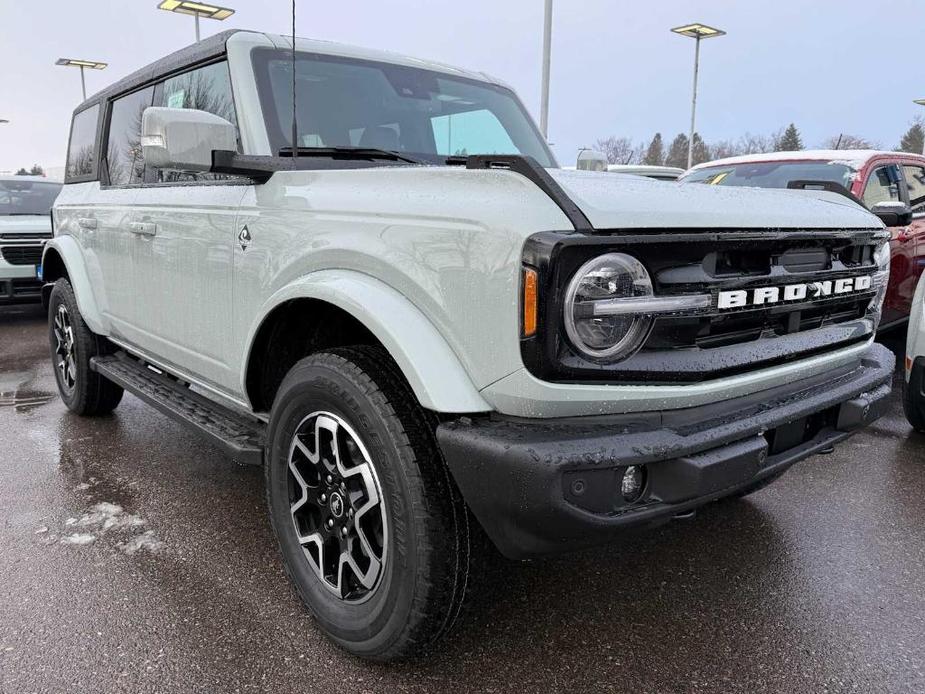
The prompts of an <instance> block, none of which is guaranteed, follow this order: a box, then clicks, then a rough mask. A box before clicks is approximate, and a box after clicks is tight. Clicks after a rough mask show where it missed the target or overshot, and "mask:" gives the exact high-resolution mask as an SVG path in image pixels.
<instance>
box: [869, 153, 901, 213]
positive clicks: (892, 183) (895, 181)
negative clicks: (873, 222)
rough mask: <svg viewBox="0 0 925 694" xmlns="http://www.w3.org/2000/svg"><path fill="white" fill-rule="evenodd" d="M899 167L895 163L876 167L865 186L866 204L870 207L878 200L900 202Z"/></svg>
mask: <svg viewBox="0 0 925 694" xmlns="http://www.w3.org/2000/svg"><path fill="white" fill-rule="evenodd" d="M899 181H900V178H899V167H898V166H896V165H895V164H889V165H887V166H881V167H879V168H877V169H874V170H873V171H872V172H871V174H870V176H869V177H868V179H867V185H866V186H864V204H865V205H866V206H867V207H868V208H870V207H873V206H874V205H876V204H877V203H878V202H898V201H899V200H901V198H900V197H899Z"/></svg>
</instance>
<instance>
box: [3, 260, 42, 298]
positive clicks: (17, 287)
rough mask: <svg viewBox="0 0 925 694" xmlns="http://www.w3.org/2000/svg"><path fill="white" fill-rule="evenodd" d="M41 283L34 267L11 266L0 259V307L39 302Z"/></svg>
mask: <svg viewBox="0 0 925 694" xmlns="http://www.w3.org/2000/svg"><path fill="white" fill-rule="evenodd" d="M41 298H42V282H41V281H40V280H39V279H38V278H37V277H36V271H35V265H13V264H11V263H7V262H6V261H4V260H3V258H0V306H2V305H4V304H18V303H26V302H31V301H40V300H41Z"/></svg>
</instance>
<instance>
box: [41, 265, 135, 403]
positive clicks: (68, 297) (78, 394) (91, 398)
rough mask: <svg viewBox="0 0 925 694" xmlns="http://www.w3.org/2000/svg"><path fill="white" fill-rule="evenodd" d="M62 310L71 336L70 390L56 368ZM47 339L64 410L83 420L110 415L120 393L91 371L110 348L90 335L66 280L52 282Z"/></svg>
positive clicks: (99, 338) (105, 340) (120, 389)
mask: <svg viewBox="0 0 925 694" xmlns="http://www.w3.org/2000/svg"><path fill="white" fill-rule="evenodd" d="M61 307H63V308H64V310H65V311H66V314H67V317H68V321H69V328H70V332H71V337H70V340H71V343H70V344H71V350H72V351H71V354H72V356H73V374H72V377H73V383H72V385H70V386H68V384H66V383H65V381H64V378H65V377H64V376H63V374H62V372H61V370H60V369H59V368H58V359H57V346H58V340H57V338H56V336H55V319H56V317H57V316H58V315H59V311H60V309H61ZM48 339H49V342H50V347H51V357H52V366H53V368H54V371H55V382H56V383H57V384H58V393H59V394H60V396H61V400H62V401H64V404H65V405H67V408H68V409H69V410H71V411H72V412H74V413H76V414H79V415H82V416H85V417H95V416H99V415H105V414H109V413H110V412H112V411H113V410H114V409H115V408H116V406H117V405H118V404H119V402H120V401H121V400H122V393H123V390H122V388H121V387H119V386H117V385H116V384H115V383H113V382H112V381H108V380H106V379H105V378H103V377H102V376H100V375H99V374H98V373H96V372H95V371H93V370H92V369H91V368H90V360H91V359H92V358H93V357H95V356H97V355H101V354H110V353H112V351H113V347H112V345H111V343H110V342H109V341H108V340H107V339H106V338H104V337H102V336H100V335H97V334H96V333H94V332H92V331H91V330H90V328H88V327H87V324H86V323H84V320H83V317H82V316H81V315H80V309H79V308H78V307H77V299H76V298H75V296H74V290H73V288H72V287H71V283H70V282H68V280H67V279H65V278H61V279H59V280H58V281H56V282H55V286H54V287H53V288H52V290H51V295H50V297H49V300H48Z"/></svg>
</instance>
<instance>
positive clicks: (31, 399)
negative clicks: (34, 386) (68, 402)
mask: <svg viewBox="0 0 925 694" xmlns="http://www.w3.org/2000/svg"><path fill="white" fill-rule="evenodd" d="M54 397H55V396H54V393H48V392H45V391H42V390H28V389H24V390H16V391H14V392H12V393H4V392H3V391H0V407H14V408H16V411H17V412H31V411H32V410H34V409H35V408H36V407H41V406H42V405H45V404H47V403H48V402H50V401H51V400H52V399H53V398H54Z"/></svg>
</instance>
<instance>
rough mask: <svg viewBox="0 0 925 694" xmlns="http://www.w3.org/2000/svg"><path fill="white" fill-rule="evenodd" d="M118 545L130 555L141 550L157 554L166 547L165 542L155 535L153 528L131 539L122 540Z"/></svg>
mask: <svg viewBox="0 0 925 694" xmlns="http://www.w3.org/2000/svg"><path fill="white" fill-rule="evenodd" d="M116 547H117V548H119V549H120V550H122V551H123V552H125V553H126V554H128V555H132V554H135V552H139V551H141V550H146V551H148V552H151V553H152V554H157V553H158V552H160V551H161V550H162V549H163V548H164V543H163V542H161V541H160V540H158V539H157V538H156V537H155V536H154V531H153V530H146V531H145V532H143V533H142V534H141V535H136V536H135V537H133V538H132V539H130V540H126V541H125V542H120V543H119V544H117V545H116Z"/></svg>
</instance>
